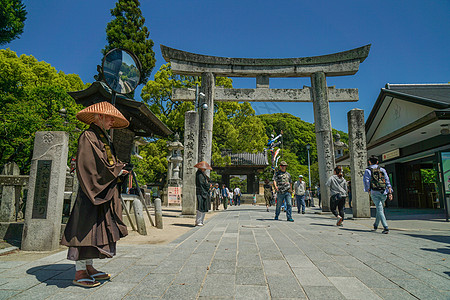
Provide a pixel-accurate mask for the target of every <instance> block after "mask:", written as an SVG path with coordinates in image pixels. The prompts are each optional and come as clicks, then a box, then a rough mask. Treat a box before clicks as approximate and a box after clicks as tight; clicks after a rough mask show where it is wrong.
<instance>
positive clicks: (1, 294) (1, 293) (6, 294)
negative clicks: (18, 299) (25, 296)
mask: <svg viewBox="0 0 450 300" xmlns="http://www.w3.org/2000/svg"><path fill="white" fill-rule="evenodd" d="M20 292H21V291H14V290H1V289H0V300H6V299H8V298H10V297H12V296H14V295H17V294H19V293H20Z"/></svg>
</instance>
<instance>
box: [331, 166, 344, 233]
mask: <svg viewBox="0 0 450 300" xmlns="http://www.w3.org/2000/svg"><path fill="white" fill-rule="evenodd" d="M326 184H327V186H329V187H330V194H331V198H330V210H331V212H332V213H333V215H335V216H336V217H337V218H338V220H337V223H336V225H337V226H341V225H342V222H344V206H345V198H346V197H347V181H346V180H345V178H344V174H342V169H341V167H336V168H334V175H331V176H330V178H328V180H327V183H326ZM336 206H337V207H338V210H339V213H338V212H337V210H336Z"/></svg>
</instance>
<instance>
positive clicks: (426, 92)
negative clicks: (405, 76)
mask: <svg viewBox="0 0 450 300" xmlns="http://www.w3.org/2000/svg"><path fill="white" fill-rule="evenodd" d="M386 88H387V89H389V90H392V91H397V92H400V93H404V94H407V95H411V96H416V97H421V98H425V99H430V100H436V101H440V102H446V103H449V104H450V84H448V83H432V84H389V83H388V84H386Z"/></svg>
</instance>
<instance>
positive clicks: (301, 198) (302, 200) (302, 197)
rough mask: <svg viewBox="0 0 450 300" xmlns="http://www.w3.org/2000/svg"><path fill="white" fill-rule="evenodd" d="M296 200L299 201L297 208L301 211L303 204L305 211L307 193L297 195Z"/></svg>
mask: <svg viewBox="0 0 450 300" xmlns="http://www.w3.org/2000/svg"><path fill="white" fill-rule="evenodd" d="M295 200H296V201H297V210H298V213H300V205H301V206H302V211H303V212H304V211H305V195H295Z"/></svg>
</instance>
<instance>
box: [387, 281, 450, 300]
mask: <svg viewBox="0 0 450 300" xmlns="http://www.w3.org/2000/svg"><path fill="white" fill-rule="evenodd" d="M392 280H393V281H394V282H395V283H396V284H398V285H399V286H400V287H402V288H403V289H405V290H406V291H408V292H409V293H410V294H412V295H414V296H416V297H417V298H419V299H439V300H440V299H447V300H448V297H447V296H446V294H445V293H441V292H439V291H438V290H437V289H434V288H432V287H430V286H429V285H426V284H425V283H424V282H423V281H421V280H418V279H401V278H393V279H392Z"/></svg>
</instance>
